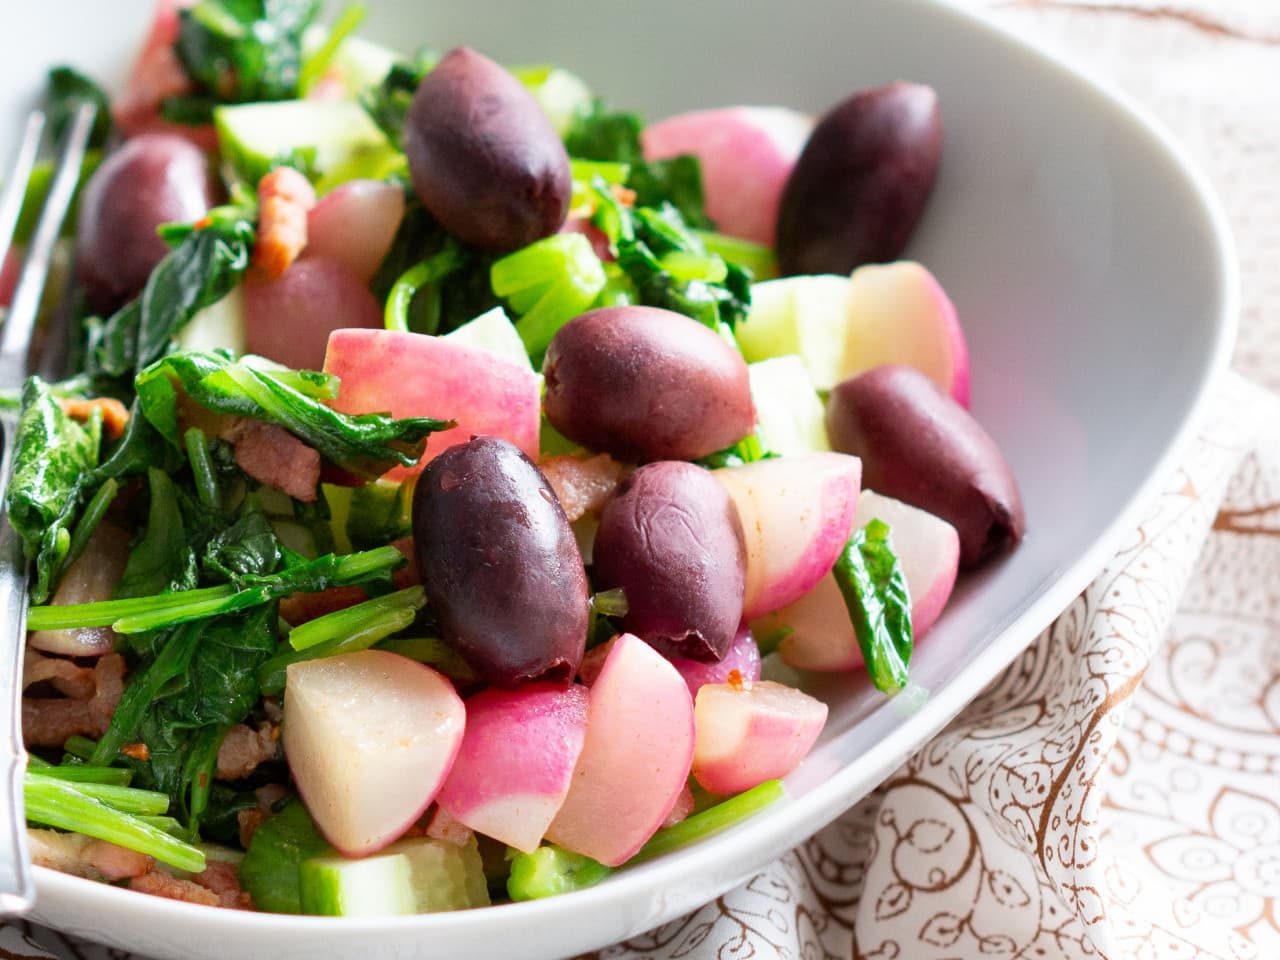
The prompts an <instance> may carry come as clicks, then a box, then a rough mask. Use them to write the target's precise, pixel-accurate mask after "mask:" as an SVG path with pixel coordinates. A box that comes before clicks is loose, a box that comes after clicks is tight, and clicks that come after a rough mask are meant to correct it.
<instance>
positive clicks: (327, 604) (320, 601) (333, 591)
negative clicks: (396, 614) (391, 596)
mask: <svg viewBox="0 0 1280 960" xmlns="http://www.w3.org/2000/svg"><path fill="white" fill-rule="evenodd" d="M391 546H393V547H395V548H396V549H397V550H399V551H400V552H401V553H403V554H404V555H405V556H406V557H407V558H408V560H409V562H408V564H406V565H405V566H403V567H401V568H400V569H399V570H397V571H395V573H393V574H392V575H391V582H392V583H394V584H395V587H396V589H397V590H404V589H405V588H406V587H412V586H416V585H417V584H419V583H421V582H422V580H421V578H420V577H419V576H418V567H417V564H416V562H415V560H414V553H413V541H412V540H411V539H409V538H408V537H405V538H404V539H402V540H396V541H394V542H393V543H392V544H391ZM368 599H369V594H367V593H365V591H364V588H363V587H330V588H329V589H328V590H321V591H319V592H318V593H291V594H289V596H287V597H285V598H284V599H283V600H281V601H280V616H282V617H284V619H285V621H286V622H288V623H289V624H290V625H292V626H295V627H296V626H298V625H299V624H302V623H306V622H307V621H308V620H315V619H316V618H317V617H323V616H324V615H325V614H329V613H334V612H336V611H338V610H345V609H347V607H354V606H355V605H356V604H357V603H363V602H364V601H365V600H368Z"/></svg>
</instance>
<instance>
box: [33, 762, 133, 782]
mask: <svg viewBox="0 0 1280 960" xmlns="http://www.w3.org/2000/svg"><path fill="white" fill-rule="evenodd" d="M27 767H28V769H29V770H30V771H31V772H32V773H33V774H39V775H40V776H42V777H51V778H53V779H54V780H68V781H70V782H72V783H108V784H115V785H116V786H118V787H127V786H128V785H129V782H130V781H131V780H132V779H133V771H132V770H126V769H124V768H123V767H100V766H95V765H93V764H89V763H69V764H63V765H62V766H55V765H54V764H52V763H50V762H49V761H48V760H41V759H40V758H39V757H28V758H27Z"/></svg>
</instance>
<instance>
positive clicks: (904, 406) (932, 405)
mask: <svg viewBox="0 0 1280 960" xmlns="http://www.w3.org/2000/svg"><path fill="white" fill-rule="evenodd" d="M827 434H828V435H829V436H830V438H831V446H832V448H833V449H836V450H839V451H842V452H843V453H851V454H854V455H855V456H858V457H861V458H862V486H863V487H864V488H866V489H869V490H875V491H876V492H877V493H882V494H884V495H886V496H889V497H894V498H896V499H898V500H904V501H906V502H907V503H910V504H913V505H915V506H917V507H920V508H921V509H923V510H928V511H929V512H930V513H932V514H935V515H936V516H939V517H941V518H942V519H943V520H946V521H947V522H948V523H950V524H951V525H952V526H953V527H955V528H956V531H957V532H958V533H959V534H960V563H961V565H962V566H966V567H971V566H974V565H975V564H978V563H981V562H982V561H983V560H985V559H986V558H987V557H989V556H991V555H992V554H994V553H996V552H998V551H1000V550H1003V549H1005V548H1006V547H1010V546H1013V545H1014V544H1016V543H1017V542H1018V541H1019V540H1021V539H1022V533H1023V530H1024V529H1025V527H1026V517H1025V515H1024V514H1023V510H1022V498H1021V496H1020V495H1019V493H1018V484H1017V482H1016V481H1015V480H1014V479H1013V473H1012V472H1011V471H1010V470H1009V465H1008V464H1007V463H1006V462H1005V459H1004V455H1003V454H1001V453H1000V448H999V447H997V446H996V442H995V441H994V440H992V439H991V436H990V434H988V433H987V432H986V431H985V430H983V429H982V427H981V425H980V424H979V423H978V421H976V420H975V419H973V417H972V416H971V415H970V413H969V411H967V410H965V409H964V407H962V406H960V404H958V403H956V402H955V401H954V400H953V399H951V397H949V396H947V395H946V394H945V393H943V392H942V391H941V390H940V389H939V388H938V386H937V385H936V384H935V383H934V382H933V381H932V380H930V379H929V378H928V377H927V376H925V375H924V374H923V373H921V372H920V371H919V370H917V369H915V368H914V367H902V366H892V365H890V366H883V367H876V368H875V369H873V370H869V371H867V372H866V373H863V374H860V375H859V376H856V377H851V378H849V379H848V380H845V381H844V382H843V383H841V384H838V385H837V386H836V388H835V389H834V390H832V391H831V396H830V397H829V398H828V399H827Z"/></svg>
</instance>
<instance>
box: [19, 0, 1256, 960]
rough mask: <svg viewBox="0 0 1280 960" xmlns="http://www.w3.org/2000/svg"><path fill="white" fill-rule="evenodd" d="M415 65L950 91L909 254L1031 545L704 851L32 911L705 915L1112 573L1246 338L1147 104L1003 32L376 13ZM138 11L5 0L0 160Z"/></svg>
mask: <svg viewBox="0 0 1280 960" xmlns="http://www.w3.org/2000/svg"><path fill="white" fill-rule="evenodd" d="M370 6H372V7H375V8H376V9H375V10H374V11H373V12H372V14H371V16H370V19H369V22H368V25H367V31H366V32H367V33H368V34H369V35H370V36H372V37H374V38H377V39H382V40H384V41H387V42H390V43H392V44H394V45H396V46H398V47H400V48H402V49H404V48H415V47H417V46H418V45H421V44H429V45H431V46H434V47H436V48H439V49H447V48H448V47H449V46H451V45H453V44H455V43H467V44H470V45H472V46H475V47H477V48H479V49H481V50H483V51H485V52H487V53H489V54H491V55H493V56H495V57H498V58H500V59H503V60H505V61H507V62H545V61H551V62H555V63H559V64H562V65H564V66H567V67H569V68H571V69H573V70H575V71H578V72H579V73H581V74H582V75H583V76H584V77H586V78H587V79H588V80H589V81H590V82H591V83H592V84H593V85H595V86H596V88H597V89H598V90H599V91H600V92H601V93H602V94H604V95H605V96H607V97H608V98H609V99H610V100H611V101H612V102H613V103H614V104H616V105H618V106H625V107H630V108H637V109H640V110H642V111H645V112H648V113H649V114H650V115H651V116H655V117H656V116H661V115H662V114H663V113H664V112H669V111H674V110H678V109H683V108H690V107H701V106H715V105H722V104H732V103H781V104H789V105H792V106H797V107H801V108H806V109H810V110H813V111H821V110H822V109H824V108H825V107H827V106H829V105H831V104H832V103H834V102H835V101H837V100H838V99H841V98H842V97H844V96H845V95H847V94H848V93H850V92H852V91H853V90H855V89H857V88H860V87H863V86H867V85H871V84H878V83H882V82H886V81H889V80H893V79H898V78H906V79H912V80H919V81H924V82H927V83H931V84H933V85H934V86H935V87H936V88H937V89H938V91H939V94H940V97H941V104H942V115H943V121H944V126H945V137H946V140H945V149H944V160H943V165H942V173H941V178H940V181H939V183H938V186H937V190H936V192H935V195H934V197H933V199H932V201H931V204H930V206H929V209H928V212H927V216H926V219H925V222H924V224H923V226H922V228H921V230H920V231H919V234H918V236H917V237H916V239H915V241H914V243H913V245H912V249H911V251H910V253H911V255H913V256H914V257H916V258H918V259H920V260H922V261H924V262H925V263H926V264H928V265H929V267H930V268H932V270H933V271H934V272H935V273H936V274H937V276H938V277H939V278H940V280H941V281H942V283H943V285H944V286H945V287H946V289H947V290H948V291H949V292H950V294H951V295H952V297H953V298H954V300H955V302H956V304H957V306H958V309H959V312H960V316H961V318H962V321H963V323H964V325H965V329H966V331H967V334H968V337H969V344H970V349H971V352H972V356H973V409H974V411H975V413H976V414H977V416H978V417H979V418H980V419H981V420H982V422H983V423H985V424H986V425H987V427H988V428H989V429H990V430H991V432H992V433H993V434H994V435H995V436H996V437H997V439H998V440H999V442H1000V444H1001V446H1002V447H1003V449H1004V451H1005V453H1006V455H1007V456H1008V459H1009V461H1010V463H1011V464H1012V466H1013V469H1014V472H1015V474H1016V475H1017V477H1018V479H1019V481H1020V483H1021V486H1022V490H1023V493H1024V497H1025V501H1026V508H1027V516H1028V534H1027V538H1026V541H1025V542H1024V543H1023V544H1022V546H1021V547H1020V548H1019V549H1018V550H1017V551H1016V552H1015V553H1013V554H1012V555H1011V556H1009V557H1008V558H1007V559H1005V560H1003V561H1002V562H999V563H996V564H994V565H992V566H991V567H989V568H987V569H985V570H983V571H982V572H981V573H980V574H979V575H978V576H975V577H972V578H970V579H969V580H968V581H967V582H965V583H964V584H963V586H962V587H961V588H960V590H959V591H958V594H957V596H956V597H955V599H954V600H953V602H952V604H951V606H950V607H949V608H948V610H947V612H946V614H945V616H944V617H943V619H942V620H941V621H940V622H939V623H938V625H937V627H936V628H935V629H934V630H933V632H932V633H931V634H930V636H929V637H928V638H927V639H926V640H925V641H924V642H923V643H922V644H921V646H920V649H919V650H918V651H917V653H916V656H915V659H914V660H913V662H912V668H911V669H912V675H913V679H914V681H915V683H916V684H918V685H919V686H920V688H922V691H924V692H927V696H925V697H918V698H901V697H900V698H898V699H897V700H896V701H892V702H890V701H886V700H885V699H884V698H882V697H880V696H879V695H877V694H876V693H875V692H874V691H872V690H871V689H870V688H869V686H868V685H867V683H866V682H865V680H864V679H863V678H861V677H858V678H853V679H849V678H837V682H829V683H827V684H826V687H825V691H824V692H825V694H826V695H827V696H828V697H829V698H830V699H831V704H832V712H831V719H830V722H829V724H828V727H827V731H826V734H825V736H824V739H823V741H822V742H821V744H820V746H819V747H818V748H817V749H816V750H815V751H814V752H813V754H812V755H811V756H810V757H809V759H808V760H807V761H806V762H805V764H804V765H803V767H802V768H801V769H800V770H799V771H798V772H797V773H796V774H795V775H793V776H792V777H791V778H790V779H789V783H788V786H789V789H790V798H789V799H787V800H785V801H784V802H782V803H780V804H779V805H778V806H776V807H775V808H773V809H770V810H769V811H768V812H767V813H765V814H763V815H761V816H759V817H757V818H755V819H753V820H752V821H750V822H748V823H746V824H744V825H742V826H740V827H738V828H735V829H733V830H731V831H729V832H727V833H724V834H721V835H720V836H718V837H715V838H712V839H710V840H707V841H704V842H703V843H700V844H698V845H696V846H694V847H692V848H690V849H686V850H683V851H680V852H678V853H675V854H672V855H669V856H666V857H664V858H661V859H659V860H656V861H653V862H650V863H648V864H645V865H644V866H641V867H638V868H636V869H631V870H624V871H622V872H620V873H619V874H617V875H615V876H614V877H613V878H611V879H610V880H608V881H607V882H605V883H603V884H601V885H599V886H597V887H595V888H592V889H589V890H586V891H582V892H579V893H575V894H572V895H569V896H564V897H560V898H556V899H551V900H546V901H542V902H538V903H526V904H517V905H510V906H502V907H497V908H493V909H489V910H483V911H472V912H467V913H457V914H447V915H435V916H423V917H412V918H397V919H393V920H383V921H367V920H359V921H356V920H332V919H319V918H302V917H285V916H270V915H265V914H242V913H234V912H230V911H222V910H214V909H209V908H204V907H196V906H190V905H184V904H180V903H174V902H170V901H165V900H159V899H153V898H150V897H144V896H139V895H137V894H132V893H129V892H126V891H123V890H118V889H115V888H112V887H109V886H104V885H96V884H92V883H89V882H87V881H83V880H77V879H74V878H71V877H67V876H62V875H59V874H56V873H52V872H49V871H44V870H42V871H40V876H39V890H40V901H39V905H38V907H37V909H36V912H35V917H36V918H37V919H39V920H41V921H43V922H45V923H49V924H52V925H55V926H58V927H61V928H63V929H65V930H67V931H70V932H74V933H78V934H82V935H84V936H86V937H89V938H93V939H98V940H103V941H108V942H111V943H113V944H116V945H119V946H122V947H129V948H132V949H133V950H135V951H137V952H139V953H143V954H148V955H154V956H156V957H172V958H183V960H199V958H207V960H223V958H227V957H237V958H256V957H262V958H267V957H270V958H273V960H285V958H293V957H298V958H307V960H319V958H325V957H362V958H384V957H385V958H392V957H396V958H401V957H441V958H445V957H459V956H466V957H469V958H471V960H481V958H484V957H504V958H505V957H512V956H519V957H524V958H537V957H556V956H566V955H570V954H573V953H577V952H579V951H582V950H588V949H591V948H594V947H599V946H601V945H604V944H607V943H609V942H611V941H614V940H617V939H620V938H622V937H625V936H627V935H630V934H634V933H637V932H639V931H642V930H645V929H647V928H650V927H652V926H654V925H656V924H658V923H660V922H662V921H665V920H668V919H670V918H672V917H675V916H677V915H679V914H680V913H682V912H684V911H687V910H689V909H691V908H693V907H696V906H698V905H699V904H701V903H703V902H705V901H707V900H709V899H711V898H712V897H714V896H716V895H717V894H719V893H720V892H722V891H723V890H725V889H727V888H729V887H730V886H732V885H733V884H735V883H737V882H739V881H741V880H742V879H744V878H745V877H746V876H747V875H748V874H750V873H751V872H752V871H754V870H756V869H757V868H759V867H761V866H762V865H764V864H765V863H767V862H768V861H769V860H770V859H772V858H774V857H776V856H777V855H779V854H781V853H782V852H783V851H785V850H786V849H788V848H789V847H790V846H792V845H794V844H796V843H797V842H799V841H801V840H803V839H804V838H805V837H806V836H808V835H809V834H811V833H812V832H814V831H815V830H817V829H818V828H819V827H821V826H823V825H824V824H825V823H827V822H828V821H830V820H831V819H832V818H834V817H835V816H837V815H838V814H839V813H840V812H841V811H842V810H844V809H846V808H847V807H848V806H849V805H850V804H852V803H853V802H854V801H855V800H857V799H858V798H859V797H861V796H863V795H864V794H865V793H867V792H868V791H870V790H871V789H872V788H873V787H874V786H875V785H876V784H877V783H878V782H879V781H880V780H881V779H882V778H883V777H884V776H886V775H887V774H888V773H889V772H891V771H892V769H893V768H894V767H895V766H896V765H897V764H898V763H899V762H900V761H901V760H902V759H903V758H904V757H905V756H906V755H907V754H908V753H909V752H910V751H911V750H912V749H913V748H915V747H917V746H919V745H920V744H922V743H923V742H924V741H925V740H926V739H928V738H929V737H930V736H931V735H932V734H933V733H935V732H936V731H937V730H939V729H940V728H941V727H942V726H943V725H944V724H945V723H946V722H947V721H948V720H949V719H951V718H952V717H953V716H954V715H955V714H956V713H957V712H958V711H959V710H960V709H961V708H962V707H963V706H964V704H965V703H966V702H968V701H969V700H970V699H971V698H972V697H973V696H974V695H975V694H976V693H977V692H978V691H979V690H981V688H982V687H983V686H984V685H985V684H986V683H987V682H988V681H989V680H991V679H992V677H994V676H995V675H996V674H997V673H998V672H999V670H1000V669H1001V668H1002V667H1003V666H1004V665H1005V664H1007V663H1008V662H1009V661H1010V660H1011V659H1012V658H1013V657H1014V656H1015V655H1016V654H1017V653H1018V652H1019V651H1020V650H1022V649H1023V648H1024V647H1025V646H1026V645H1027V644H1028V643H1029V642H1030V640H1031V639H1032V638H1034V636H1035V635H1036V634H1037V633H1038V632H1039V631H1040V630H1041V629H1042V628H1043V627H1045V626H1046V625H1047V624H1048V623H1049V621H1050V620H1051V619H1052V618H1053V617H1054V616H1055V615H1056V614H1057V613H1058V612H1059V610H1061V609H1062V608H1064V607H1065V606H1066V605H1067V603H1068V602H1069V601H1070V600H1071V599H1072V598H1073V597H1074V596H1075V595H1076V594H1077V593H1078V591H1080V590H1081V589H1082V588H1083V587H1084V586H1085V584H1086V583H1087V582H1088V581H1089V580H1090V578H1091V577H1092V576H1093V575H1094V574H1095V573H1096V572H1097V571H1098V569H1099V568H1100V567H1101V565H1102V563H1103V562H1104V561H1105V559H1106V558H1107V556H1108V555H1109V554H1110V553H1111V552H1112V551H1113V550H1114V548H1115V547H1116V545H1117V542H1118V539H1119V538H1120V537H1121V536H1123V535H1124V534H1125V533H1126V532H1127V531H1128V528H1129V526H1130V525H1131V523H1132V522H1133V520H1134V513H1135V509H1136V507H1137V506H1139V505H1140V502H1141V500H1142V499H1143V497H1144V495H1146V494H1147V493H1149V492H1150V491H1151V489H1152V487H1153V485H1154V482H1155V481H1156V480H1158V479H1159V476H1160V474H1161V473H1162V472H1163V471H1165V470H1167V469H1168V468H1169V466H1170V461H1171V458H1172V456H1173V455H1174V452H1175V450H1176V448H1177V446H1178V441H1179V440H1180V439H1181V438H1182V437H1183V436H1184V434H1185V433H1186V428H1187V424H1188V421H1189V418H1190V417H1191V416H1192V413H1193V411H1194V410H1195V409H1196V407H1197V405H1198V403H1199V401H1200V400H1201V399H1202V397H1203V396H1204V394H1205V391H1206V388H1207V385H1208V384H1209V383H1210V380H1211V378H1212V375H1213V374H1214V372H1215V371H1216V370H1218V369H1219V368H1221V367H1223V366H1224V365H1225V360H1226V357H1227V355H1228V351H1229V347H1230V344H1231V340H1232V334H1233V330H1234V319H1235V312H1236V291H1235V274H1234V270H1235V268H1234V262H1233V256H1232V253H1231V245H1230V240H1229V237H1228V234H1227V231H1226V228H1225V226H1224V224H1223V218H1222V216H1221V214H1220V212H1219V210H1218V208H1217V206H1216V204H1215V203H1214V201H1213V200H1212V199H1211V198H1210V196H1209V195H1208V193H1207V192H1206V190H1205V187H1204V185H1203V183H1202V181H1201V180H1200V179H1199V178H1198V177H1197V176H1196V175H1195V174H1194V173H1193V172H1192V171H1191V170H1190V169H1189V168H1188V166H1187V164H1186V163H1185V161H1184V160H1183V159H1182V158H1181V157H1180V155H1179V153H1178V151H1177V150H1176V149H1175V148H1174V147H1173V146H1172V145H1171V144H1170V143H1169V142H1168V140H1166V139H1165V138H1164V137H1163V136H1162V135H1161V134H1160V133H1159V132H1157V131H1156V130H1155V129H1154V128H1153V127H1152V125H1151V124H1150V123H1149V122H1148V121H1147V120H1146V119H1145V118H1143V117H1142V116H1141V115H1140V114H1139V113H1138V112H1136V111H1135V110H1134V109H1133V108H1132V107H1131V106H1127V105H1125V104H1124V103H1123V102H1121V101H1120V100H1119V98H1117V97H1116V96H1115V95H1114V94H1112V93H1109V92H1107V91H1105V90H1104V89H1102V88H1100V87H1099V86H1097V85H1096V84H1094V83H1092V82H1090V81H1089V80H1087V79H1084V78H1082V77H1081V76H1080V75H1078V74H1077V73H1075V72H1072V71H1071V70H1070V69H1068V68H1066V67H1064V66H1063V65H1062V64H1060V63H1059V62H1057V61H1055V60H1054V59H1052V58H1051V57H1049V56H1047V55H1046V54H1044V53H1042V52H1039V51H1037V50H1035V49H1032V48H1030V47H1028V46H1027V45H1025V44H1024V43H1023V42H1021V41H1018V40H1016V39H1013V38H1012V37H1010V36H1009V35H1007V34H1005V33H1003V32H1001V31H1000V30H998V29H996V28H995V27H993V26H991V25H990V24H988V23H986V22H983V21H982V20H979V19H975V18H974V17H973V16H971V15H969V14H966V13H964V12H961V11H959V10H957V9H954V8H952V7H949V6H945V5H941V4H939V3H937V2H929V0H895V2H888V0H880V2H876V0H806V2H803V3H779V2H777V0H698V2H697V3H679V4H677V3H676V2H674V0H658V2H656V3H649V4H634V3H628V4H623V3H617V2H605V3H598V4H592V5H590V6H589V7H587V6H585V5H583V4H581V3H580V2H578V0H540V2H538V3H528V2H527V0H468V2H450V0H437V2H431V3H427V2H421V3H420V2H417V0H414V2H411V3H402V4H392V3H377V2H374V3H371V4H370ZM148 9H149V3H148V2H145V0H129V2H117V0H113V2H111V3H102V2H99V0H78V2H75V0H46V2H42V3H38V4H26V3H24V4H17V5H14V6H13V7H12V8H11V9H8V10H6V11H5V20H6V26H5V31H4V32H5V37H6V43H5V48H6V49H5V56H4V57H0V156H8V155H9V152H10V150H11V148H12V136H13V132H14V131H15V130H16V129H17V118H18V117H19V115H20V111H21V110H22V109H24V108H25V105H26V103H27V102H29V98H30V96H32V95H33V94H34V91H35V90H36V89H37V88H38V86H39V84H40V78H41V72H42V68H43V67H45V66H47V65H48V64H50V63H52V62H56V61H65V62H71V63H75V64H77V65H79V66H81V67H82V68H83V69H85V70H87V71H88V72H90V73H92V74H95V75H97V76H98V77H101V78H104V79H106V80H114V79H118V78H119V76H120V75H121V71H122V69H123V67H124V65H125V64H126V63H127V61H128V59H129V58H130V57H131V56H132V54H133V53H134V51H135V50H136V49H137V48H138V45H139V43H140V41H141V37H142V34H143V30H144V27H145V23H146V20H147V14H148Z"/></svg>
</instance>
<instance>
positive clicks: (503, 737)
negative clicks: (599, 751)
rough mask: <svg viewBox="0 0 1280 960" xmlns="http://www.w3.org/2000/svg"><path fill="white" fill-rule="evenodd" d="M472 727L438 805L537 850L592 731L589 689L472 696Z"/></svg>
mask: <svg viewBox="0 0 1280 960" xmlns="http://www.w3.org/2000/svg"><path fill="white" fill-rule="evenodd" d="M466 703H467V732H466V734H465V735H464V736H463V738H462V748H461V749H460V750H459V751H458V757H457V759H456V760H455V761H454V763H453V769H452V770H451V771H450V773H449V777H448V779H447V780H445V783H444V786H443V787H441V789H440V793H439V795H438V796H437V797H436V802H437V803H438V804H439V805H440V808H441V809H442V810H444V811H446V812H448V813H449V814H450V815H451V816H453V817H454V818H455V819H456V820H458V821H460V822H461V823H464V824H466V825H467V826H468V827H471V828H472V829H473V830H476V831H478V832H479V833H483V834H484V835H485V836H488V837H493V838H494V839H495V840H501V841H502V842H503V843H505V844H507V846H510V847H515V848H516V849H517V850H523V851H524V852H526V853H532V852H533V851H534V850H535V849H537V847H538V844H539V843H541V842H542V837H543V834H545V833H546V831H547V827H548V826H549V825H550V823H551V821H552V820H553V819H554V818H555V815H556V813H557V812H558V811H559V810H560V805H561V804H562V803H563V802H564V798H565V794H566V793H568V791H569V783H570V780H571V779H572V777H573V770H574V765H575V764H576V763H577V762H578V755H579V754H580V753H581V752H582V742H583V738H584V737H585V735H586V731H587V688H586V687H583V686H579V685H576V684H575V685H573V686H569V687H563V686H560V685H558V684H550V683H529V684H525V685H524V686H523V687H521V688H520V689H518V690H497V689H492V688H491V689H488V690H482V691H480V692H479V693H477V694H476V695H475V696H473V697H471V698H469V699H468V700H467V702H466Z"/></svg>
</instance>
